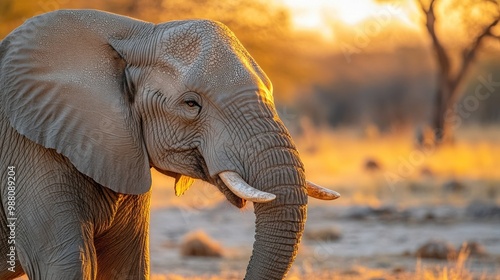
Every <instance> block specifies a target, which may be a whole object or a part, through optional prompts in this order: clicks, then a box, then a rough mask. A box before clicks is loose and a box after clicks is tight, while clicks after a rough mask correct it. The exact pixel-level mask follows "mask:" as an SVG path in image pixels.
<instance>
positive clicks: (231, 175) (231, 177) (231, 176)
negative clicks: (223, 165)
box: [219, 171, 276, 203]
mask: <svg viewBox="0 0 500 280" xmlns="http://www.w3.org/2000/svg"><path fill="white" fill-rule="evenodd" d="M219 177H220V178H221V179H222V181H223V182H224V184H226V186H227V187H228V188H229V189H230V190H231V191H232V192H233V193H234V194H235V195H237V196H238V197H240V198H243V199H246V200H248V201H253V202H261V203H262V202H269V201H272V200H274V199H275V198H276V195H274V194H272V193H267V192H263V191H259V190H258V189H256V188H253V187H251V186H250V185H248V184H247V183H246V182H245V181H244V180H243V178H241V176H240V175H239V174H238V173H236V172H232V171H224V172H221V173H219Z"/></svg>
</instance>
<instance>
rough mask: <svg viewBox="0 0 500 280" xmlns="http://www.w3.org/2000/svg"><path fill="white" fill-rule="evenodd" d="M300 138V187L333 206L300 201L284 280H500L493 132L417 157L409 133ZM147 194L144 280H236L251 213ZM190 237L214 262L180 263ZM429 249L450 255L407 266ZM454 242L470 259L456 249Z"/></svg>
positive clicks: (158, 188)
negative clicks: (293, 254) (305, 184)
mask: <svg viewBox="0 0 500 280" xmlns="http://www.w3.org/2000/svg"><path fill="white" fill-rule="evenodd" d="M303 127H304V128H305V129H304V133H303V134H302V136H298V137H295V140H296V143H297V145H298V148H299V151H300V152H301V156H302V159H303V161H304V164H305V166H306V170H307V176H308V178H309V179H310V180H312V181H314V182H317V183H319V184H321V185H323V186H326V187H329V188H332V189H335V190H337V191H339V192H340V193H341V194H342V197H341V198H340V199H339V200H337V201H329V202H328V201H327V202H325V201H318V200H314V199H310V202H309V213H308V220H307V224H306V231H305V236H304V238H303V241H302V243H301V245H300V250H299V254H298V257H297V260H296V262H295V263H294V265H293V267H292V270H291V272H290V273H289V276H288V278H287V279H500V188H499V185H500V171H499V170H498V166H500V158H499V157H498V155H500V144H499V143H500V129H499V128H498V127H468V128H463V127H462V128H461V129H459V130H458V131H457V134H456V141H455V142H454V143H453V144H450V145H445V146H443V147H440V148H439V149H435V148H433V147H431V146H417V145H416V144H415V143H413V142H411V141H410V140H411V139H414V136H413V133H412V132H411V131H406V132H399V133H389V134H384V135H381V134H380V133H378V131H376V130H375V129H372V128H367V129H364V130H355V129H346V130H328V129H315V128H312V126H308V125H307V124H305V125H304V124H303ZM153 184H154V185H153V188H154V190H153V202H152V221H151V233H152V236H151V264H152V274H153V279H242V278H243V275H244V271H245V268H246V264H247V262H248V259H249V257H250V253H251V246H252V242H253V231H254V225H253V220H254V216H253V212H252V206H251V205H248V206H247V207H246V208H245V209H243V210H241V211H239V210H236V209H235V208H234V207H232V206H231V205H229V203H228V202H225V201H224V198H223V197H222V195H220V194H219V193H218V191H217V190H216V189H215V188H213V187H211V186H208V185H206V184H203V183H200V182H198V183H196V184H195V185H194V186H193V187H192V189H190V190H189V191H188V192H187V193H186V194H185V195H184V196H183V197H180V198H178V197H175V196H174V195H173V182H172V181H171V180H169V179H167V178H165V177H164V176H161V175H158V174H155V176H154V183H153ZM196 231H198V232H197V233H194V235H195V236H198V237H199V239H201V240H202V241H203V240H205V239H212V241H207V242H208V243H210V242H214V243H217V244H211V245H210V246H212V247H214V248H212V250H215V251H216V255H217V254H221V255H222V257H186V256H182V254H181V251H182V250H186V248H185V246H186V245H185V244H184V243H183V242H184V241H183V240H184V239H185V236H186V235H187V234H191V235H193V232H196ZM205 234H206V235H208V237H207V236H205ZM431 240H441V241H444V242H447V243H448V245H447V246H448V250H451V251H445V253H444V254H446V255H447V256H445V257H443V256H441V258H440V259H432V258H420V257H417V250H418V249H419V248H420V247H421V246H422V245H423V244H425V243H426V242H429V241H431ZM464 242H475V243H476V244H477V245H478V246H479V251H478V250H474V249H470V250H466V249H463V248H462V249H460V248H461V245H462V244H463V243H464ZM443 244H446V243H443ZM437 250H439V249H437ZM453 251H455V252H453ZM438 254H439V253H438ZM453 254H454V256H453Z"/></svg>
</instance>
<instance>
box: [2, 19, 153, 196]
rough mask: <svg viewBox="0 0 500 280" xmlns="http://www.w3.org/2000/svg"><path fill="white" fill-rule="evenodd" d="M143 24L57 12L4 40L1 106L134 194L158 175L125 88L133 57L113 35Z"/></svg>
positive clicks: (35, 136)
mask: <svg viewBox="0 0 500 280" xmlns="http://www.w3.org/2000/svg"><path fill="white" fill-rule="evenodd" d="M136 25H146V23H142V22H139V21H135V20H132V19H128V18H124V17H120V16H117V15H112V14H108V13H103V12H98V11H57V12H52V13H48V14H44V15H41V16H38V17H36V18H33V19H30V20H28V21H27V22H26V23H25V24H23V25H22V26H21V27H19V28H18V29H16V30H15V31H14V32H13V33H11V34H10V35H9V36H8V37H7V38H6V39H4V41H2V45H1V46H0V49H2V51H0V85H1V86H2V87H0V101H1V105H0V106H1V110H2V111H3V112H4V113H5V114H6V115H7V117H8V119H9V120H10V122H11V125H12V126H13V127H14V128H15V129H16V130H17V131H18V132H19V133H20V134H22V135H24V136H26V137H27V138H29V139H30V140H32V141H34V142H36V143H38V144H40V145H43V146H45V147H47V148H52V149H56V150H57V152H59V153H61V154H63V155H64V156H66V157H67V158H68V159H69V160H70V161H71V162H72V163H73V164H74V166H75V167H76V168H77V169H78V170H79V171H80V172H82V173H84V174H86V175H87V176H89V177H91V178H93V179H94V180H95V181H96V182H97V183H99V184H101V185H103V186H106V187H108V188H110V189H112V190H114V191H116V192H120V193H127V194H140V193H144V192H146V191H148V190H149V189H150V186H151V174H150V166H149V160H148V157H147V152H146V149H145V146H144V144H143V141H142V133H141V130H140V121H139V118H138V117H137V116H136V115H134V113H133V110H132V105H133V104H132V103H131V101H130V100H129V99H130V98H129V97H128V96H127V95H126V94H125V93H124V90H123V88H124V84H126V83H125V82H124V76H125V75H124V69H125V66H126V62H125V61H124V59H123V58H122V57H121V56H120V55H119V54H118V53H117V52H116V51H115V50H114V49H113V47H112V46H111V45H110V44H109V43H108V41H109V40H111V39H117V38H121V37H123V36H125V35H124V34H127V36H128V35H129V34H130V33H131V32H130V30H133V29H134V28H135V27H137V26H136ZM127 32H128V33H127Z"/></svg>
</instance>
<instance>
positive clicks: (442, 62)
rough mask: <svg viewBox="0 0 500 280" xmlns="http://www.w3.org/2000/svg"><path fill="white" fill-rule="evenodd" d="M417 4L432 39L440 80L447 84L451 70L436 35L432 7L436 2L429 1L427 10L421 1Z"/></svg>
mask: <svg viewBox="0 0 500 280" xmlns="http://www.w3.org/2000/svg"><path fill="white" fill-rule="evenodd" d="M419 3H420V6H421V8H422V11H423V12H424V14H425V16H426V19H425V20H426V21H425V26H426V28H427V32H428V33H429V35H430V36H431V39H432V46H433V48H434V51H435V54H436V58H437V62H438V67H439V69H440V71H439V72H440V74H441V79H444V80H445V82H446V83H449V82H450V81H449V80H448V78H449V73H450V69H451V63H450V58H449V56H448V54H447V53H446V50H445V48H444V47H443V44H442V43H441V41H440V40H439V38H438V36H437V34H436V15H435V13H434V6H435V4H436V0H431V2H430V4H429V8H426V7H425V5H424V3H423V2H422V0H419Z"/></svg>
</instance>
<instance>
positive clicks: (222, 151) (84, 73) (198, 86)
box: [0, 10, 307, 279]
mask: <svg viewBox="0 0 500 280" xmlns="http://www.w3.org/2000/svg"><path fill="white" fill-rule="evenodd" d="M0 147H1V148H0V159H1V161H0V175H1V187H0V188H1V198H2V204H3V208H2V213H0V224H1V226H0V279H11V278H14V277H15V276H18V275H21V274H23V273H24V272H25V273H26V274H28V276H29V278H30V279H147V278H148V276H149V247H148V246H149V244H148V239H149V236H148V227H149V203H150V184H151V175H150V168H151V167H154V168H156V169H158V170H159V171H160V172H162V173H164V174H166V175H169V176H173V177H176V178H177V182H178V184H179V185H183V184H184V183H183V182H185V181H186V180H185V179H187V178H188V177H191V178H198V179H202V180H205V181H207V182H210V183H212V184H213V185H215V186H217V188H218V189H219V190H220V191H221V192H222V193H223V194H224V195H225V196H226V197H227V199H228V200H229V201H230V202H231V203H232V204H234V205H235V206H237V207H240V208H241V207H243V206H244V205H245V201H244V200H243V199H241V198H239V197H237V196H235V195H234V194H233V193H232V192H231V191H229V190H228V188H227V187H226V186H225V185H224V184H223V183H222V181H221V180H220V178H219V177H218V174H219V173H220V172H222V171H234V172H237V173H238V174H239V175H241V177H242V178H243V179H244V180H245V181H246V182H248V183H249V184H250V185H251V186H253V187H254V188H256V189H259V190H264V191H266V192H269V193H272V194H275V195H276V196H277V198H276V199H275V200H274V201H272V202H269V203H255V205H254V206H255V215H256V233H255V243H254V248H253V254H252V257H251V260H250V263H249V265H248V269H247V273H246V279H281V278H283V277H284V275H286V273H287V271H288V270H289V268H290V266H291V263H292V262H293V260H294V258H295V255H296V252H297V246H298V243H299V241H300V238H301V235H302V231H303V228H304V222H305V219H306V203H307V195H306V190H305V178H304V170H303V166H302V163H301V161H300V159H299V157H298V153H297V151H296V149H295V147H294V144H293V142H292V140H291V138H290V135H289V133H288V132H287V130H286V128H285V127H284V126H283V124H282V122H281V121H280V120H279V118H278V116H277V113H276V110H275V107H274V105H273V99H272V86H271V83H270V81H269V79H268V78H267V77H266V75H265V74H264V72H263V71H262V70H261V69H260V68H259V66H258V65H257V64H256V63H255V61H254V60H253V59H252V58H251V57H250V55H249V54H248V53H247V51H246V50H245V49H244V48H243V47H242V46H241V44H240V43H239V41H238V40H237V39H236V37H235V36H234V35H233V34H232V33H231V31H229V30H228V29H227V27H225V26H224V25H222V24H220V23H217V22H213V21H207V20H191V21H175V22H168V23H163V24H158V25H154V24H151V23H147V22H142V21H138V20H134V19H131V18H127V17H122V16H118V15H113V14H108V13H104V12H99V11H88V10H81V11H56V12H51V13H48V14H44V15H41V16H38V17H35V18H32V19H30V20H28V21H27V22H26V23H24V24H23V25H22V26H20V27H19V28H17V29H16V30H15V31H13V32H12V33H11V34H10V35H8V36H7V37H6V38H5V39H4V40H3V41H1V42H0ZM8 166H14V167H15V173H16V175H15V177H16V181H15V183H16V190H15V196H14V197H15V210H14V211H13V212H14V213H9V212H8V211H7V210H8V208H7V207H8V200H9V196H8V190H7V183H6V182H7V180H8V178H7V177H8V172H7V171H8ZM187 181H189V180H187ZM10 214H13V215H14V216H11V215H10ZM11 217H16V218H17V220H16V221H15V230H14V232H15V249H16V258H18V259H17V261H16V264H15V273H12V272H10V271H9V270H8V269H7V268H8V267H10V265H8V264H7V253H8V252H9V248H10V247H9V246H11V245H9V244H8V238H7V237H8V236H9V234H11V229H10V228H8V227H6V225H7V223H8V221H7V220H6V219H7V218H11ZM127 277H128V278H127Z"/></svg>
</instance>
